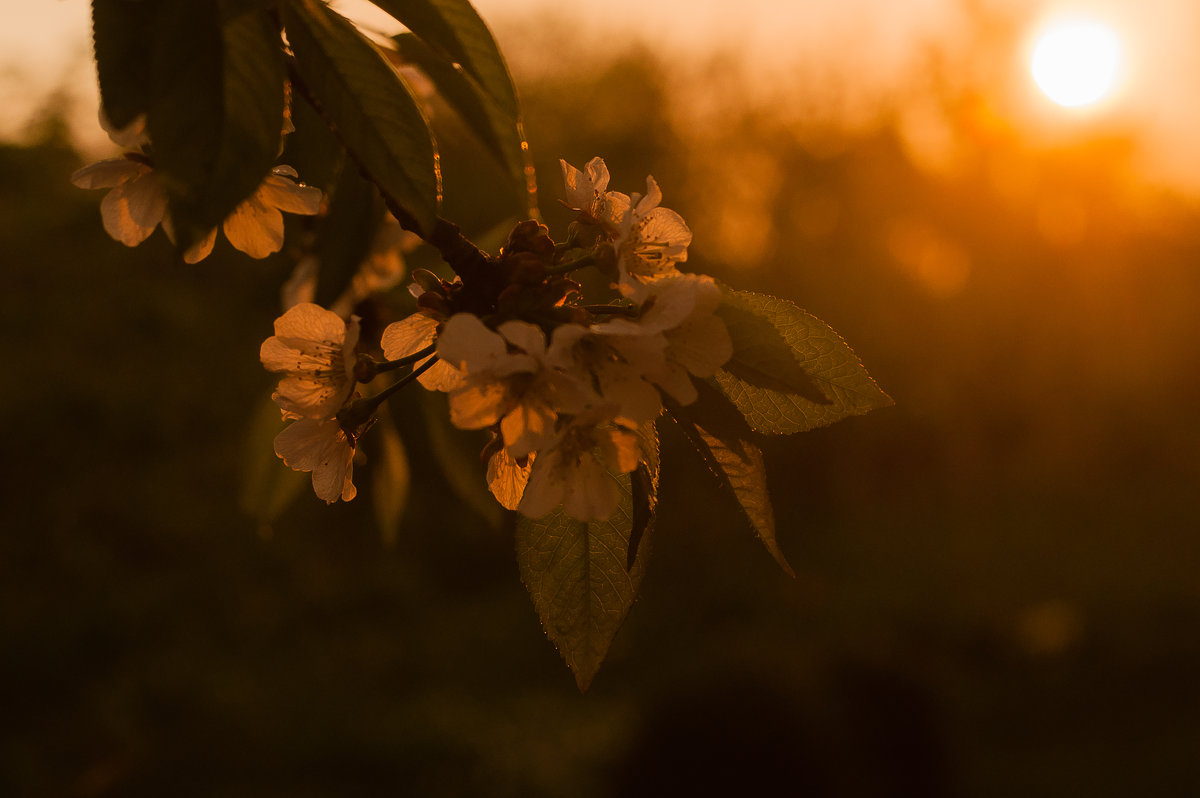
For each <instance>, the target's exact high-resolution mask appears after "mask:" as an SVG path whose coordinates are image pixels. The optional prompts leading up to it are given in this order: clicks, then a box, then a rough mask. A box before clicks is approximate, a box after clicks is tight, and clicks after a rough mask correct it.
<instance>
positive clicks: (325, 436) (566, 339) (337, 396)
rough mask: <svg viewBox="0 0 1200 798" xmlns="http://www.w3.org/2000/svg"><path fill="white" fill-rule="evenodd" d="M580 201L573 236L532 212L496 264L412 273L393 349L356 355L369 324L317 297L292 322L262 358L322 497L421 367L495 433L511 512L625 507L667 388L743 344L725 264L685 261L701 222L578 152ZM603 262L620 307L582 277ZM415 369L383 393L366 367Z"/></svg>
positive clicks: (348, 483)
mask: <svg viewBox="0 0 1200 798" xmlns="http://www.w3.org/2000/svg"><path fill="white" fill-rule="evenodd" d="M562 169H563V176H564V179H565V183H566V197H565V204H566V205H567V206H568V207H569V208H571V209H572V210H574V211H576V212H577V217H576V220H575V222H574V223H573V224H572V225H571V231H570V236H569V238H568V240H567V241H566V242H564V243H563V244H561V245H556V244H555V243H554V242H553V241H552V240H551V239H550V238H549V235H548V230H547V229H546V228H545V227H543V226H541V225H540V224H538V223H536V222H533V221H527V222H522V223H520V224H518V225H517V227H516V228H515V229H514V230H513V231H512V233H511V234H510V236H509V239H508V242H507V243H506V244H505V246H504V247H503V248H502V249H501V252H500V254H499V256H498V257H496V258H490V259H488V261H487V272H486V273H485V274H474V273H473V274H470V275H466V276H459V277H456V278H455V279H453V280H442V279H440V278H438V277H436V276H434V275H433V274H431V273H429V272H420V271H419V272H418V273H415V274H414V275H413V277H414V283H413V286H412V288H411V291H412V293H413V294H414V295H415V296H416V297H417V310H416V312H414V313H412V314H411V315H409V316H408V317H406V318H404V319H401V320H400V321H397V322H394V323H392V324H390V325H389V326H387V327H386V328H385V329H384V331H383V333H382V335H381V339H380V350H381V353H382V356H383V358H384V360H383V361H377V360H374V359H373V358H372V357H371V356H370V353H368V352H363V353H359V354H356V346H357V345H358V344H359V327H358V324H357V321H356V320H355V319H354V318H353V317H351V318H349V319H345V318H343V316H341V315H339V314H338V313H335V312H333V311H331V310H325V309H323V308H320V307H318V306H317V305H313V304H311V303H301V304H298V305H296V306H294V307H292V308H291V309H290V310H288V311H287V312H286V313H285V314H284V315H283V316H282V317H280V318H279V319H278V320H277V321H276V323H275V335H274V336H272V337H271V338H269V339H267V341H266V342H265V343H264V344H263V346H262V350H261V358H262V362H263V364H264V366H266V368H267V369H269V370H271V371H275V372H279V373H281V374H283V378H282V379H281V381H280V383H279V388H278V390H277V391H276V393H275V401H276V403H277V404H278V405H279V407H280V408H281V411H282V412H283V415H284V416H285V417H286V418H290V419H293V423H292V424H291V426H289V427H287V428H286V429H285V430H284V431H283V432H282V433H280V436H279V437H278V438H277V439H276V452H277V454H279V456H280V457H282V458H283V459H284V461H285V462H286V463H287V464H288V465H289V466H291V467H292V468H295V469H298V470H304V471H312V474H313V486H314V489H315V490H316V493H317V495H318V496H319V497H320V498H322V499H325V500H326V501H335V500H337V499H338V498H341V499H343V500H349V499H351V498H353V496H354V494H355V488H354V485H353V482H352V479H351V474H352V463H353V459H354V454H355V446H356V442H357V440H358V438H359V436H360V435H361V434H362V433H363V432H364V431H365V429H366V428H367V427H368V426H369V425H370V417H371V412H372V411H373V409H374V407H376V406H377V405H378V403H379V402H380V401H382V399H384V398H386V396H388V395H390V394H391V392H392V391H393V389H394V388H396V387H398V386H400V385H402V384H407V383H408V382H409V381H412V380H416V381H418V382H419V383H420V384H421V385H422V386H423V387H425V388H426V389H428V390H432V391H441V392H444V393H445V394H446V395H447V398H448V404H449V413H450V420H451V422H452V423H453V424H454V425H455V426H457V427H460V428H462V429H471V430H490V431H491V433H492V440H491V442H490V443H489V444H488V446H487V447H486V448H485V450H484V455H485V458H486V461H487V482H488V486H489V488H490V489H491V491H492V493H493V494H494V495H495V497H496V499H497V500H498V501H499V502H500V503H501V504H502V505H503V506H504V507H506V508H508V509H510V510H518V511H520V512H521V513H523V514H525V515H527V516H531V517H541V516H544V515H545V514H547V513H549V512H551V511H552V510H554V509H555V508H556V507H558V506H560V505H561V506H562V507H563V509H564V511H565V512H566V513H567V514H568V515H570V516H571V517H573V518H577V519H580V520H585V521H590V520H600V519H606V518H608V517H610V516H611V515H612V514H613V512H614V511H615V510H616V508H617V505H618V502H619V499H620V492H619V489H618V486H617V482H616V480H615V478H614V477H615V475H619V474H626V473H629V472H631V471H633V470H635V469H636V468H637V467H638V464H639V462H641V461H642V460H643V459H644V455H645V453H644V452H643V451H642V449H641V440H642V438H641V436H640V435H639V430H641V429H642V428H643V427H644V425H647V424H650V423H652V422H653V421H654V420H655V419H656V418H657V417H658V415H659V414H660V413H661V412H662V411H663V408H664V403H665V402H667V403H669V402H674V403H677V404H679V405H686V404H689V403H691V402H693V401H695V400H696V397H697V391H696V387H695V384H694V383H693V379H694V378H706V377H711V376H713V375H714V374H715V373H716V371H717V370H718V369H719V368H720V367H721V366H722V365H723V364H724V363H725V362H726V361H727V360H728V359H729V358H730V357H731V355H732V351H733V350H732V344H731V341H730V338H729V334H728V331H727V330H726V328H725V325H724V323H723V322H722V321H721V319H720V317H719V316H717V315H716V314H715V310H716V308H717V306H718V305H719V304H720V301H721V292H720V289H719V287H718V286H717V284H716V283H715V282H714V281H713V279H712V278H710V277H707V276H704V275H698V274H685V273H681V272H680V271H679V270H678V269H677V265H678V264H679V263H681V262H683V261H685V260H686V258H687V247H688V245H689V244H690V243H691V237H692V236H691V231H690V230H689V229H688V227H687V225H686V223H685V222H684V221H683V219H682V218H681V217H680V216H679V214H677V213H675V212H674V211H671V210H669V209H667V208H663V207H661V206H660V203H661V201H662V193H661V191H660V190H659V188H658V185H657V183H655V181H654V179H653V178H652V177H651V178H647V181H646V185H647V192H646V194H645V195H644V196H642V195H638V194H633V195H627V194H623V193H620V192H616V191H608V180H609V174H608V169H607V167H606V166H605V164H604V161H603V160H601V159H600V158H594V159H593V160H592V161H590V162H589V163H588V164H587V165H586V166H585V168H584V170H582V171H581V170H578V169H575V168H574V167H572V166H570V165H569V164H567V163H566V162H563V163H562ZM585 265H587V266H594V267H595V268H598V269H600V270H601V271H602V272H603V273H605V274H607V275H608V276H609V278H610V281H611V282H610V285H611V287H612V289H613V290H612V294H611V296H610V297H609V300H610V301H609V302H608V303H607V304H585V302H584V299H583V297H582V295H581V289H580V286H579V284H578V283H575V282H574V281H572V280H570V279H569V278H568V276H567V275H569V274H570V273H571V272H572V271H574V270H575V269H577V268H582V267H583V266H585ZM398 366H409V367H411V371H410V372H409V374H408V375H407V376H405V377H403V378H402V379H401V380H400V381H399V382H397V383H395V384H394V385H393V386H392V387H391V388H387V389H385V390H384V391H382V392H380V393H379V394H377V395H376V396H375V397H370V398H366V399H363V398H359V397H358V395H357V393H356V392H355V386H356V382H358V381H362V382H367V381H369V380H371V379H373V378H374V377H375V376H376V374H377V373H378V372H379V371H382V370H388V369H391V368H394V367H398Z"/></svg>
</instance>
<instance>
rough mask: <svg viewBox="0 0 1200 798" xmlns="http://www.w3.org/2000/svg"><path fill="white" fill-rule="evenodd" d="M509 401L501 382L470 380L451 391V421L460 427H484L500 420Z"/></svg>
mask: <svg viewBox="0 0 1200 798" xmlns="http://www.w3.org/2000/svg"><path fill="white" fill-rule="evenodd" d="M508 402H509V396H508V389H507V388H506V387H505V385H504V383H501V382H477V383H471V382H468V383H466V384H465V385H462V386H460V387H458V388H456V389H455V390H454V391H452V392H451V393H450V423H452V424H453V425H454V426H456V427H458V428H459V429H483V428H484V427H490V426H491V425H493V424H495V423H496V422H497V421H499V420H500V417H501V416H502V415H503V414H504V409H505V406H506V405H507V404H508Z"/></svg>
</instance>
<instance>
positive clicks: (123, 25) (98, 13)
mask: <svg viewBox="0 0 1200 798" xmlns="http://www.w3.org/2000/svg"><path fill="white" fill-rule="evenodd" d="M162 5H163V4H162V2H161V0H154V2H130V0H92V38H93V42H94V45H95V53H96V77H97V78H98V79H99V82H100V97H101V101H102V103H103V105H104V112H105V114H106V115H107V116H108V119H109V121H110V122H111V123H112V124H113V125H114V126H115V127H116V128H117V129H121V128H124V127H126V126H128V125H129V123H130V122H132V121H133V120H134V119H135V118H136V117H137V116H138V115H139V114H143V113H145V112H146V111H147V110H149V108H150V102H151V100H152V94H151V87H150V82H149V81H148V80H147V76H148V75H150V74H151V73H150V62H151V57H152V50H153V44H154V41H155V34H154V29H155V22H156V18H157V16H158V14H159V11H160V7H161V6H162Z"/></svg>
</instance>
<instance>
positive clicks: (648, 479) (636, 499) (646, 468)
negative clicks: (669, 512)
mask: <svg viewBox="0 0 1200 798" xmlns="http://www.w3.org/2000/svg"><path fill="white" fill-rule="evenodd" d="M638 448H639V449H640V450H641V453H642V456H641V459H640V460H639V462H638V467H637V468H636V469H634V471H633V473H632V474H630V475H629V481H630V491H631V494H632V496H631V499H632V504H633V526H632V527H631V528H630V530H629V553H628V555H627V556H626V558H625V569H626V570H627V571H632V570H633V567H634V565H635V564H636V563H637V555H638V549H639V547H640V545H641V542H642V537H643V536H644V535H645V533H646V530H647V529H649V528H650V525H651V524H653V523H654V516H655V514H656V513H657V512H658V471H659V456H658V427H657V426H655V423H654V422H653V421H648V422H646V423H645V424H643V425H642V426H641V428H639V429H638Z"/></svg>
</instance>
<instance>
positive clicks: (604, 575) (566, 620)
mask: <svg viewBox="0 0 1200 798" xmlns="http://www.w3.org/2000/svg"><path fill="white" fill-rule="evenodd" d="M612 478H613V479H614V480H616V482H617V485H618V486H619V488H620V491H621V503H620V505H619V506H618V508H617V511H616V512H615V513H614V514H613V516H612V517H611V518H609V519H608V520H607V521H593V522H591V523H585V522H583V521H578V520H576V519H574V518H570V517H569V516H567V515H566V514H565V513H564V512H563V511H562V508H559V509H558V510H556V511H554V512H553V513H551V514H550V515H548V516H546V517H545V518H538V519H532V518H526V517H525V516H519V518H518V520H517V530H516V547H517V564H518V566H519V567H520V571H521V580H522V581H523V582H524V583H525V586H526V587H527V588H528V589H529V594H530V596H532V597H533V605H534V607H535V608H536V609H537V613H538V617H539V618H541V621H542V628H543V629H545V630H546V636H547V637H549V638H550V642H552V643H553V644H554V645H555V647H556V648H558V652H559V654H561V655H562V657H563V659H564V660H566V663H567V666H568V667H570V669H571V672H572V673H573V674H574V675H575V682H576V684H578V685H579V689H580V690H587V688H588V685H589V684H591V682H592V678H593V677H594V676H595V675H596V671H598V670H599V669H600V664H601V663H602V662H603V661H604V657H605V655H606V654H607V653H608V647H609V645H610V644H611V643H612V639H613V637H614V635H616V633H617V630H618V629H619V628H620V627H621V624H622V623H623V622H624V621H625V616H626V615H627V614H628V613H629V608H630V607H631V606H632V605H633V600H634V597H635V596H636V595H637V590H638V586H639V585H640V584H641V582H642V576H643V575H644V574H645V570H646V560H647V558H648V557H649V546H647V541H646V539H645V538H646V536H647V535H648V534H649V531H650V528H649V527H648V528H647V530H646V532H645V533H644V534H643V541H642V544H641V545H640V546H639V547H638V549H639V550H638V554H637V558H636V559H635V561H634V564H633V567H632V568H627V567H626V560H627V557H628V552H629V538H630V530H631V529H632V527H633V496H632V493H631V488H630V479H629V476H628V475H621V476H615V475H612Z"/></svg>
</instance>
